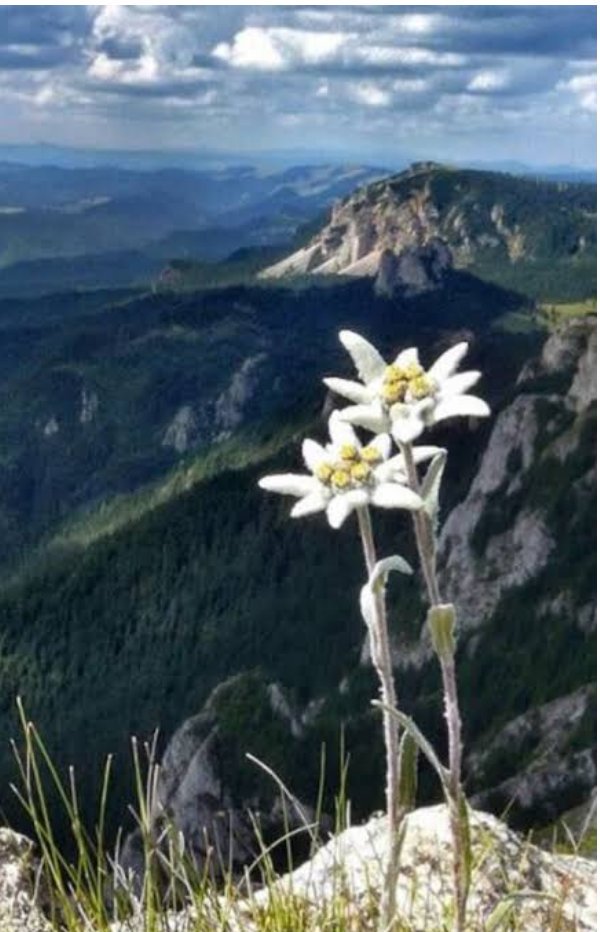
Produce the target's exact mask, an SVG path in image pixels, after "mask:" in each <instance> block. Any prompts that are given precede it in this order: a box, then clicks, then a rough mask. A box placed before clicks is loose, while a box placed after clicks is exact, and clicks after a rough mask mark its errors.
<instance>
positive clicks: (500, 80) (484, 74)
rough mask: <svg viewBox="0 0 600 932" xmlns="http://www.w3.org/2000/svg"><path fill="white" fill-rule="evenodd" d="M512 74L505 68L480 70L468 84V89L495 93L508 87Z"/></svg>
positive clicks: (481, 92) (482, 92)
mask: <svg viewBox="0 0 600 932" xmlns="http://www.w3.org/2000/svg"><path fill="white" fill-rule="evenodd" d="M509 83H510V75H509V74H508V72H506V71H503V70H492V69H489V70H487V71H479V72H478V73H477V74H476V75H475V76H474V77H473V78H471V80H470V81H469V84H468V85H467V90H468V91H475V92H477V93H480V94H485V93H493V92H494V91H501V90H504V89H505V88H506V87H508V85H509Z"/></svg>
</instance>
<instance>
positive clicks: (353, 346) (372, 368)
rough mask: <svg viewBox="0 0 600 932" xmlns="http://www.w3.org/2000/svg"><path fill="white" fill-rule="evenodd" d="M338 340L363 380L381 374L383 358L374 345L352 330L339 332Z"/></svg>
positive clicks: (374, 377)
mask: <svg viewBox="0 0 600 932" xmlns="http://www.w3.org/2000/svg"><path fill="white" fill-rule="evenodd" d="M340 342H341V344H342V346H343V347H344V348H345V349H347V350H348V352H349V353H350V355H351V357H352V361H353V363H354V365H355V366H356V371H357V372H358V374H359V376H360V378H361V379H362V380H363V382H371V381H372V380H373V379H376V378H378V376H380V375H382V373H383V371H384V369H385V360H384V359H382V357H381V356H380V354H379V352H378V351H377V350H376V349H375V347H374V346H372V345H371V343H369V341H368V340H365V338H364V337H361V336H360V335H359V334H358V333H353V332H352V330H342V331H341V332H340Z"/></svg>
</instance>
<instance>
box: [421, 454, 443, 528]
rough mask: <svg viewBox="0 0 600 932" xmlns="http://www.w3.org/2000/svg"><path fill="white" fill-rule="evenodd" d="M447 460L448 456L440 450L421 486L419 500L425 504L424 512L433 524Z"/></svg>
mask: <svg viewBox="0 0 600 932" xmlns="http://www.w3.org/2000/svg"><path fill="white" fill-rule="evenodd" d="M447 458H448V454H447V453H446V451H445V450H440V452H439V453H437V454H436V455H435V456H434V458H433V459H432V461H431V463H430V464H429V468H428V470H427V473H426V475H425V478H424V479H423V484H422V485H421V498H422V499H423V501H424V502H425V509H424V510H425V511H426V512H427V514H428V515H429V517H430V518H431V520H432V521H433V522H435V520H436V517H437V513H438V509H439V499H440V486H441V483H442V476H443V475H444V468H445V466H446V459H447Z"/></svg>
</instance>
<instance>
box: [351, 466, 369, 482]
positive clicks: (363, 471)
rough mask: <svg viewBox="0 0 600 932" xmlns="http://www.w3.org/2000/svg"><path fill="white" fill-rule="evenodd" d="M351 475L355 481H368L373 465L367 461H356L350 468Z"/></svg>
mask: <svg viewBox="0 0 600 932" xmlns="http://www.w3.org/2000/svg"><path fill="white" fill-rule="evenodd" d="M350 475H351V476H352V478H353V479H354V480H355V482H359V483H363V482H366V480H367V479H368V478H369V476H370V475H371V467H370V466H368V465H367V463H354V464H353V465H352V467H351V469H350Z"/></svg>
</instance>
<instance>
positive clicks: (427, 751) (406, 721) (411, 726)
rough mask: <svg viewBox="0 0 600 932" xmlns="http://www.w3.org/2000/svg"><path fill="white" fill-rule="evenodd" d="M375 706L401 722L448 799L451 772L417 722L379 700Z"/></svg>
mask: <svg viewBox="0 0 600 932" xmlns="http://www.w3.org/2000/svg"><path fill="white" fill-rule="evenodd" d="M373 705H374V706H377V707H378V708H380V709H385V711H386V712H390V713H391V715H392V716H393V717H394V718H396V719H397V720H398V721H399V722H400V724H401V725H402V727H403V728H404V730H405V731H407V732H408V733H409V734H410V735H411V737H412V738H413V739H414V741H415V743H416V744H417V745H418V746H419V748H420V750H421V752H422V753H423V755H424V756H425V757H426V758H427V760H428V761H429V763H430V764H431V766H432V767H433V769H434V770H435V772H436V773H437V775H438V777H439V778H440V783H441V784H442V787H443V790H444V793H445V794H446V797H447V796H448V792H449V788H450V772H449V770H448V769H447V768H446V767H444V765H443V764H442V762H441V761H440V759H439V757H438V756H437V754H436V753H435V751H434V750H433V747H432V746H431V744H430V743H429V741H428V740H427V738H426V737H425V735H424V734H423V732H422V731H421V729H420V728H419V726H418V725H417V724H416V722H414V721H413V719H412V718H411V717H410V715H405V713H404V712H400V710H399V709H393V708H392V707H391V706H388V705H385V704H384V703H383V702H379V701H378V700H375V701H374V702H373Z"/></svg>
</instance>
